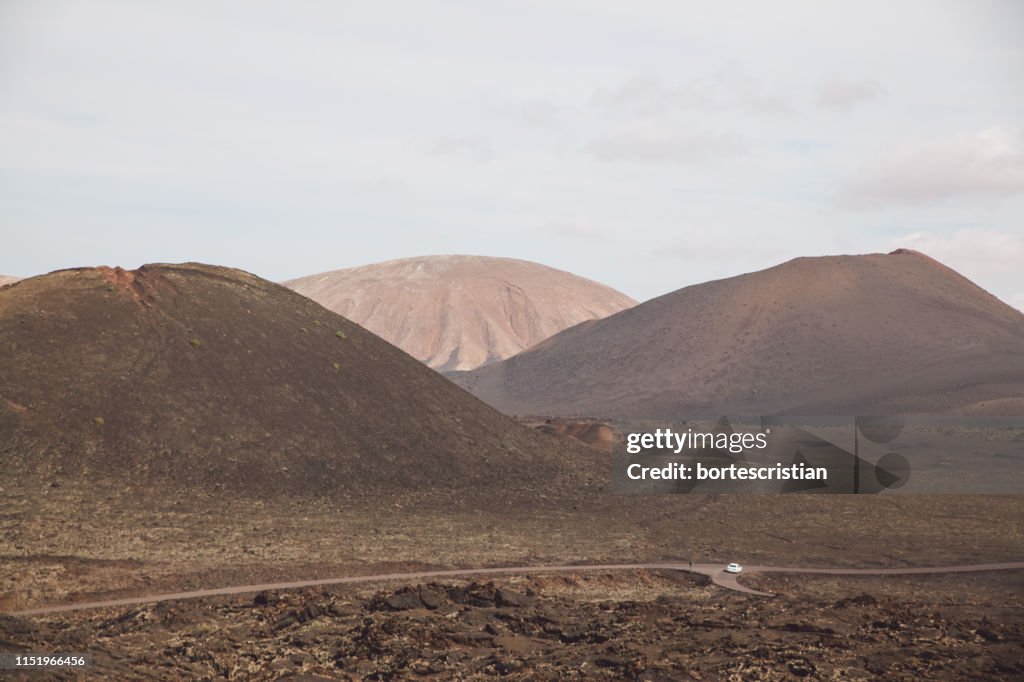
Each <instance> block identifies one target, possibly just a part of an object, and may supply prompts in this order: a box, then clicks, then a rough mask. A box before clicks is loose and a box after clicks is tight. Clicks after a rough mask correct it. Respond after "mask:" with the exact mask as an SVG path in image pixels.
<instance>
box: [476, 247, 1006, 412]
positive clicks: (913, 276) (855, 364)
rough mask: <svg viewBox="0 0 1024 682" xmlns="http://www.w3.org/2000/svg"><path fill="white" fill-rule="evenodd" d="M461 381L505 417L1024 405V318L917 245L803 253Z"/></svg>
mask: <svg viewBox="0 0 1024 682" xmlns="http://www.w3.org/2000/svg"><path fill="white" fill-rule="evenodd" d="M456 379H457V380H458V381H459V382H460V383H462V384H463V385H465V386H467V387H468V388H470V390H472V391H473V392H474V393H476V395H478V396H480V397H481V398H483V399H484V400H486V401H488V402H489V403H490V404H492V405H494V406H495V407H498V408H499V409H501V410H503V411H506V412H509V413H519V414H545V415H565V416H569V415H590V416H658V417H677V416H682V415H695V414H700V415H721V414H775V413H788V414H798V415H814V414H845V415H855V414H892V413H899V412H907V413H950V412H952V413H966V414H988V415H998V414H1002V415H1022V414H1024V315H1022V314H1021V313H1020V311H1018V310H1015V309H1014V308H1011V307H1010V306H1008V305H1006V304H1005V303H1003V302H1001V301H1000V300H998V299H997V298H995V297H994V296H992V295H990V294H988V293H987V292H985V291H984V290H982V289H981V288H979V287H978V286H976V285H974V284H973V283H971V282H970V281H968V280H967V279H965V278H964V277H962V276H960V275H959V274H957V273H956V272H954V271H952V270H950V269H949V268H947V267H945V266H943V265H941V264H940V263H938V262H936V261H934V260H932V259H931V258H928V257H927V256H924V255H922V254H920V253H916V252H912V251H905V250H900V251H897V252H894V253H892V254H889V255H882V254H873V255H864V256H833V257H823V258H797V259H796V260H792V261H789V262H787V263H783V264H782V265H778V266H776V267H773V268H769V269H767V270H763V271H760V272H754V273H750V274H747V275H742V276H740V277H732V278H729V279H724V280H719V281H715V282H708V283H706V284H698V285H696V286H691V287H687V288H685V289H680V290H679V291H675V292H673V293H670V294H666V295H664V296H661V297H659V298H656V299H653V300H651V301H647V302H646V303H642V304H640V305H638V306H636V307H635V308H631V309H629V310H625V311H623V312H621V313H617V314H615V315H612V316H611V317H608V318H606V319H603V320H598V321H596V322H587V323H583V324H580V325H578V326H576V327H573V328H572V329H568V330H566V331H564V332H562V333H560V334H557V335H555V336H554V337H552V338H550V339H548V340H547V341H544V342H542V343H540V344H538V345H537V346H535V347H533V348H532V349H530V350H528V351H525V352H523V353H520V354H519V355H517V356H515V357H513V358H511V359H509V360H506V361H504V362H502V363H498V364H495V365H492V366H489V367H485V368H482V369H480V370H477V371H475V372H469V373H466V374H463V375H460V376H458V377H456Z"/></svg>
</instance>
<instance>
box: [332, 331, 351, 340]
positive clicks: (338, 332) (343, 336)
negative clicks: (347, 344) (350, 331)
mask: <svg viewBox="0 0 1024 682" xmlns="http://www.w3.org/2000/svg"><path fill="white" fill-rule="evenodd" d="M334 335H335V336H337V337H338V338H339V339H347V338H348V337H347V336H345V332H343V331H340V330H339V331H336V332H334Z"/></svg>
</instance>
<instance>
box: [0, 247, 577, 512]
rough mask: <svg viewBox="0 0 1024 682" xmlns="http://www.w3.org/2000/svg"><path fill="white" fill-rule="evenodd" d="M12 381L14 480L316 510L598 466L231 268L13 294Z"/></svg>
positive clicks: (1, 440)
mask: <svg viewBox="0 0 1024 682" xmlns="http://www.w3.org/2000/svg"><path fill="white" fill-rule="evenodd" d="M0 368H2V371H0V466H2V468H3V469H4V470H5V471H18V472H24V473H25V474H26V475H39V476H48V475H54V474H56V473H57V472H62V476H61V478H62V479H64V480H81V481H92V480H95V479H123V480H125V481H130V482H132V483H139V484H144V485H152V484H155V483H160V484H161V485H162V486H164V487H167V488H170V489H182V488H192V487H198V488H205V489H210V490H235V491H243V492H246V493H252V494H258V495H265V494H275V493H285V494H291V495H307V494H321V493H323V494H331V493H335V492H339V491H358V492H366V491H372V490H382V491H387V490H399V491H410V490H412V491H417V490H420V491H426V490H432V489H437V488H439V487H440V488H445V487H447V488H453V489H470V488H475V489H479V490H487V489H490V488H492V487H525V486H529V485H535V486H540V487H543V486H545V485H548V483H547V482H545V479H548V480H549V481H551V483H550V484H551V485H556V483H555V481H559V480H561V481H562V483H563V484H565V482H566V480H567V477H569V478H571V477H572V476H574V475H575V474H574V472H575V470H576V467H583V466H585V464H586V463H585V462H583V461H582V460H581V461H577V459H574V458H575V457H577V456H578V455H579V454H580V453H585V452H586V451H585V449H584V448H573V447H572V445H567V444H564V443H560V442H557V441H554V440H552V439H545V438H544V437H543V436H542V435H539V434H534V433H532V432H531V431H530V430H529V429H526V428H524V427H520V426H518V425H516V424H514V423H513V422H512V421H511V420H509V419H508V418H507V417H505V416H503V415H501V414H499V413H498V412H496V411H494V410H493V409H491V408H490V407H488V406H486V405H484V404H483V403H481V402H479V401H478V400H476V399H475V398H473V397H472V396H470V395H468V394H467V393H465V392H464V391H462V390H461V389H459V388H458V387H457V386H455V385H453V384H451V383H450V382H448V381H447V380H445V379H444V378H443V377H441V376H440V375H438V374H437V373H435V372H433V371H431V370H429V369H428V368H426V367H424V366H423V365H422V364H420V363H419V362H417V361H416V360H414V359H413V358H411V357H409V356H408V355H406V354H405V353H403V352H401V351H400V350H398V349H397V348H394V347H393V346H391V345H389V344H387V343H385V342H384V341H382V340H381V339H379V338H378V337H376V336H374V335H373V334H370V333H369V332H367V331H366V330H364V329H362V328H361V327H359V326H358V325H356V324H354V323H352V322H350V321H348V320H346V319H344V318H342V317H340V316H338V315H335V314H334V313H332V312H330V311H328V310H325V309H324V308H322V307H321V306H319V305H317V304H316V303H314V302H313V301H310V300H309V299H307V298H305V297H302V296H300V295H298V294H296V293H294V292H292V291H290V290H288V289H286V288H285V287H282V286H279V285H277V284H273V283H271V282H267V281H265V280H261V279H259V278H257V277H255V276H253V275H250V274H248V273H244V272H241V271H238V270H230V269H227V268H220V267H212V266H205V265H197V264H183V265H147V266H144V267H142V268H140V269H139V270H136V271H124V270H121V269H110V268H87V269H78V270H65V271H60V272H55V273H51V274H49V275H44V276H41V277H33V278H29V279H26V280H22V281H21V282H19V283H17V284H15V285H14V286H10V287H6V288H3V289H0ZM585 457H586V455H585V454H584V459H585Z"/></svg>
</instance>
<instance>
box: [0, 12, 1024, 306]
mask: <svg viewBox="0 0 1024 682" xmlns="http://www.w3.org/2000/svg"><path fill="white" fill-rule="evenodd" d="M1022 73H1024V3H1021V2H1017V1H1015V0H1006V1H1001V2H994V1H989V0H979V1H971V2H963V1H956V2H947V1H943V0H928V1H926V2H915V1H913V0H908V1H901V2H891V0H889V1H886V2H873V1H864V2H856V3H852V2H842V3H840V2H827V1H826V2H811V1H806V2H753V1H751V2H725V1H720V2H685V1H681V0H678V1H669V0H661V1H654V0H621V1H617V2H613V1H610V0H543V1H540V0H538V1H532V0H518V1H516V2H501V1H499V0H491V1H490V2H486V3H481V2H471V1H469V0H465V1H461V0H460V1H448V2H439V1H433V0H420V1H417V2H408V1H406V2H392V1H390V0H379V1H376V2H372V3H366V2H363V3H355V2H344V1H332V2H327V1H324V2H312V1H304V0H295V1H290V2H283V1H281V2H262V1H259V0H255V1H249V2H214V1H203V2H192V1H189V0H181V1H177V2H158V1H151V2H145V3H140V2H131V1H125V2H111V1H107V0H90V1H89V2H81V1H80V0H67V1H63V2H53V1H50V0H0V239H2V241H0V274H8V275H20V276H27V275H33V274H39V273H43V272H48V271H51V270H55V269H59V268H65V267H76V266H83V265H101V264H105V265H120V266H122V267H126V268H134V267H137V266H139V265H141V264H143V263H147V262H178V261H201V262H207V263H216V264H222V265H230V266H234V267H239V268H242V269H245V270H249V271H251V272H254V273H256V274H258V275H261V276H263V277H266V278H269V279H273V280H278V281H280V280H284V279H289V278H293V277H299V276H303V275H308V274H312V273H317V272H322V271H326V270H333V269H338V268H345V267H351V266H355V265H363V264H366V263H372V262H377V261H382V260H389V259H392V258H401V257H409V256H419V255H426V254H454V253H463V254H480V255H491V256H505V257H512V258H522V259H526V260H532V261H536V262H540V263H544V264H546V265H550V266H553V267H557V268H561V269H564V270H568V271H570V272H574V273H576V274H579V275H582V276H584V277H589V278H591V279H595V280H598V281H600V282H603V283H605V284H608V285H610V286H613V287H615V288H617V289H619V290H621V291H623V292H625V293H627V294H629V295H631V296H633V297H634V298H637V299H639V300H645V299H648V298H651V297H654V296H656V295H660V294H662V293H666V292H668V291H672V290H675V289H678V288H680V287H683V286H687V285H690V284H695V283H699V282H703V281H707V280H710V279H719V278H723V277H729V276H732V275H737V274H741V273H743V272H749V271H752V270H757V269H761V268H765V267H770V266H772V265H775V264H777V263H780V262H782V261H785V260H788V259H790V258H794V257H797V256H816V255H828V254H840V253H871V252H887V251H891V250H893V249H895V248H899V247H908V248H915V249H918V250H920V251H923V252H925V253H927V254H929V255H931V256H932V257H934V258H937V259H938V260H940V261H942V262H944V263H946V264H947V265H949V266H951V267H953V268H955V269H957V270H959V271H960V272H961V273H963V274H964V275H966V276H967V277H969V278H971V279H972V280H974V281H975V282H976V283H978V284H979V285H981V286H983V287H984V288H986V289H987V290H989V291H990V292H992V293H993V294H995V295H997V296H999V297H1000V298H1002V299H1003V300H1004V301H1006V302H1008V303H1010V304H1012V305H1015V306H1017V307H1019V308H1021V309H1024V87H1022V86H1021V83H1022V82H1024V81H1022V77H1021V74H1022Z"/></svg>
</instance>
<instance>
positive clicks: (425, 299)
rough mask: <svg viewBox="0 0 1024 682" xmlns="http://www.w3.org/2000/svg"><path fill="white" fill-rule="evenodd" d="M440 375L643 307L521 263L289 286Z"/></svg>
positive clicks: (387, 268)
mask: <svg viewBox="0 0 1024 682" xmlns="http://www.w3.org/2000/svg"><path fill="white" fill-rule="evenodd" d="M284 284H285V286H287V287H289V288H291V289H294V290H295V291H297V292H299V293H300V294H304V295H306V296H309V297H310V298H312V299H313V300H314V301H316V302H318V303H320V304H321V305H323V306H325V307H327V308H329V309H331V310H333V311H334V312H336V313H338V314H340V315H344V316H345V317H347V318H349V319H350V320H352V321H354V322H357V323H359V324H361V325H363V326H364V327H366V328H367V329H369V330H370V331H372V332H373V333H375V334H377V335H379V336H380V337H381V338H383V339H386V340H388V341H390V342H391V343H393V344H395V345H396V346H398V347H399V348H401V349H402V350H404V351H406V352H407V353H409V354H410V355H412V356H413V357H415V358H418V359H420V360H422V361H423V362H425V363H427V365H429V366H430V367H433V368H435V369H438V370H467V369H474V368H476V367H480V366H482V365H486V364H489V363H492V362H495V361H497V360H501V359H503V358H507V357H510V356H512V355H515V354H516V353H518V352H520V351H522V350H524V349H526V348H529V347H530V346H533V345H534V344H536V343H538V342H540V341H542V340H544V339H546V338H548V337H549V336H551V335H552V334H555V333H557V332H560V331H562V330H563V329H567V328H569V327H572V326H573V325H576V324H579V323H580V322H584V321H586V320H593V319H597V318H602V317H607V316H608V315H611V314H612V313H616V312H619V311H620V310H623V309H625V308H629V307H631V306H633V305H635V304H636V301H634V300H633V299H631V298H629V297H628V296H626V295H624V294H621V293H619V292H618V291H615V290H614V289H611V288H609V287H606V286H604V285H603V284H598V283H597V282H593V281H591V280H589V279H584V278H582V277H577V276H576V275H573V274H570V273H568V272H564V271H562V270H555V269H554V268H549V267H547V266H544V265H539V264H537V263H531V262H529V261H523V260H514V259H511V258H489V257H484V256H424V257H421V258H405V259H400V260H392V261H387V262H384V263H376V264H374V265H365V266H362V267H357V268H349V269H346V270H335V271H334V272H325V273H322V274H319V275H311V276H309V277H303V278H301V279H295V280H291V281H289V282H285V283H284Z"/></svg>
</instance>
